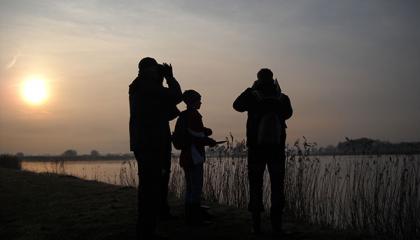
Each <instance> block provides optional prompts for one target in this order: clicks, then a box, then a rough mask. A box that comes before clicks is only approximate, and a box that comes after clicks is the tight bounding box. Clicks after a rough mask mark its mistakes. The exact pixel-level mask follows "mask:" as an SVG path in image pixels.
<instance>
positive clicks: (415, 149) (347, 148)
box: [311, 138, 420, 155]
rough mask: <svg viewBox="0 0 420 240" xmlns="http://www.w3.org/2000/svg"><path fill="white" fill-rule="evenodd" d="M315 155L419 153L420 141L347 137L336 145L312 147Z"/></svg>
mask: <svg viewBox="0 0 420 240" xmlns="http://www.w3.org/2000/svg"><path fill="white" fill-rule="evenodd" d="M311 152H312V154H316V155H369V154H375V155H378V154H379V155H382V154H420V142H400V143H390V142H387V141H381V140H374V139H370V138H358V139H349V138H346V141H344V142H339V143H338V144H337V146H327V147H319V148H317V147H313V149H312V151H311Z"/></svg>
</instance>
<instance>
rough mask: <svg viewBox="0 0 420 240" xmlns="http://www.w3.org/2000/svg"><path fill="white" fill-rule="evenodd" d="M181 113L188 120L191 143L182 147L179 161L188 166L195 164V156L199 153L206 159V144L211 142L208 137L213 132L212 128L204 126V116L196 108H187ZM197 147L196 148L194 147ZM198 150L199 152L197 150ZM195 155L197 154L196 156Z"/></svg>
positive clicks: (182, 165) (203, 159)
mask: <svg viewBox="0 0 420 240" xmlns="http://www.w3.org/2000/svg"><path fill="white" fill-rule="evenodd" d="M180 115H185V116H184V117H186V121H187V130H188V134H189V139H190V144H187V146H186V147H185V148H183V149H181V155H180V157H179V163H180V165H181V167H184V168H185V167H188V166H192V165H193V164H194V159H193V158H194V157H198V156H197V155H196V154H199V155H200V156H199V157H201V158H202V161H203V162H204V161H205V157H206V154H205V146H208V145H210V144H211V140H210V139H209V138H208V136H210V135H211V134H212V130H211V129H210V128H206V127H204V124H203V119H202V118H203V117H202V116H201V114H200V113H199V112H198V111H197V110H195V109H187V110H185V111H183V112H181V114H180ZM193 148H195V150H194V149H193ZM195 151H197V152H195ZM194 155H195V156H194Z"/></svg>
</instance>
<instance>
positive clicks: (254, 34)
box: [0, 0, 420, 154]
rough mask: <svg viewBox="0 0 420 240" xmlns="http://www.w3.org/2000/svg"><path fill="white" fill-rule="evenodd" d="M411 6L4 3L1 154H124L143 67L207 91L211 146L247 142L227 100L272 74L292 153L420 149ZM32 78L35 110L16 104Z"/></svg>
mask: <svg viewBox="0 0 420 240" xmlns="http://www.w3.org/2000/svg"><path fill="white" fill-rule="evenodd" d="M419 3H420V2H419V1H416V0H407V1H399V0H394V1H392V0H377V1H376V0H369V1H366V0H359V1H357V0H355V1H333V0H329V1H328V0H307V1H297V0H293V1H227V0H223V1H192V0H191V1H174V0H170V1H169V0H168V1H137V0H136V1H114V0H108V1H105V0H103V1H99V0H97V1H86V0H83V1H76V0H72V1H56V0H49V1H41V0H40V1H32V0H31V1H29V0H28V1H20V0H10V1H9V0H0V53H1V54H0V64H1V65H0V111H1V112H0V152H9V153H15V152H18V151H21V152H24V153H27V154H30V153H32V154H34V153H35V154H42V153H62V152H63V151H64V150H66V149H69V148H74V149H77V150H78V151H79V152H81V153H85V152H89V151H90V150H92V149H97V150H99V151H100V152H128V151H129V144H128V143H129V139H128V117H129V116H128V85H129V84H130V82H131V81H132V80H133V79H134V78H135V77H136V75H137V63H138V61H139V60H140V59H141V58H142V57H145V56H152V57H155V58H156V59H157V60H158V61H159V62H170V63H172V65H173V67H174V73H175V77H176V78H177V79H178V80H179V82H180V83H181V86H182V88H183V90H185V89H191V88H193V89H196V90H198V91H199V92H200V93H202V95H203V106H202V110H201V112H202V114H203V116H204V121H205V124H206V125H207V126H208V127H211V128H213V130H214V132H215V137H216V138H218V139H221V138H224V136H227V135H228V134H229V132H232V133H233V135H234V136H235V137H237V138H238V139H242V138H243V137H244V135H245V120H246V114H241V113H237V112H235V111H234V110H233V109H232V102H233V101H234V99H235V98H236V97H237V96H238V95H239V94H240V93H241V92H242V91H243V90H244V89H245V88H246V87H248V86H250V85H251V84H252V82H253V81H254V80H255V79H256V72H257V71H258V70H259V69H260V68H262V67H268V68H271V69H272V70H273V72H274V75H275V77H277V78H278V80H279V82H280V85H281V87H282V89H283V91H284V92H285V93H286V94H288V95H289V96H290V98H291V101H292V105H293V107H294V111H295V112H294V116H293V118H292V119H290V120H289V121H288V125H289V128H288V140H289V142H293V141H294V140H295V139H297V138H299V137H302V136H306V137H307V138H308V139H309V140H311V141H316V142H318V144H320V145H327V144H336V143H337V142H338V141H342V140H343V139H344V137H350V138H357V137H363V136H366V137H371V138H378V139H383V140H389V141H394V142H397V141H418V140H420V94H419V93H420V4H419ZM32 75H38V76H42V78H44V79H45V80H46V81H47V84H48V88H49V98H48V100H47V101H46V102H45V103H44V104H42V105H40V106H36V107H34V106H31V105H29V104H27V103H25V102H24V101H23V100H22V96H21V84H22V82H23V81H24V80H25V79H26V78H28V76H32ZM180 108H184V105H183V104H180Z"/></svg>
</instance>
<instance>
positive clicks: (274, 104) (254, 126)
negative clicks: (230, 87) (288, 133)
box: [233, 80, 293, 146]
mask: <svg viewBox="0 0 420 240" xmlns="http://www.w3.org/2000/svg"><path fill="white" fill-rule="evenodd" d="M258 93H259V94H262V95H263V96H264V98H262V99H261V98H260V97H259V95H258ZM233 108H234V109H235V110H236V111H238V112H245V111H247V112H248V120H247V124H246V136H247V145H248V146H254V145H256V144H257V142H256V141H257V131H258V124H259V123H260V120H261V117H262V116H263V115H264V114H265V113H267V112H272V111H274V112H275V113H277V114H278V117H279V119H280V121H281V126H282V128H283V130H284V131H285V129H286V128H287V125H286V120H287V119H289V118H290V117H291V116H292V114H293V110H292V106H291V104H290V99H289V97H288V96H287V95H285V94H283V93H282V92H281V90H280V88H279V87H278V85H276V84H275V83H274V81H271V82H262V81H258V80H257V81H255V83H254V85H253V86H252V88H247V89H246V90H245V91H244V92H243V93H242V94H241V95H240V96H239V97H238V98H237V99H236V100H235V102H234V103H233Z"/></svg>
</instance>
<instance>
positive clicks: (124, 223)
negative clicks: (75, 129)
mask: <svg viewBox="0 0 420 240" xmlns="http://www.w3.org/2000/svg"><path fill="white" fill-rule="evenodd" d="M0 193H1V194H0V204H1V205H0V206H1V207H2V211H1V212H0V223H1V224H0V226H1V227H0V239H135V237H136V235H135V227H136V214H137V211H136V204H137V202H136V197H137V191H136V189H135V188H133V187H121V186H115V185H109V184H105V183H101V182H96V181H88V180H82V179H79V178H76V177H72V176H63V175H56V174H50V173H41V174H38V173H32V172H27V171H18V170H11V169H4V168H0ZM206 204H207V205H209V206H210V207H211V209H210V213H211V214H213V215H215V216H216V218H215V220H214V222H213V224H210V225H208V226H203V227H195V228H192V227H187V226H186V225H185V224H184V221H183V209H184V208H183V201H182V200H180V199H177V198H175V197H173V196H171V197H170V205H171V207H172V212H173V214H175V215H176V216H179V219H178V220H172V221H166V222H163V221H161V222H159V223H158V231H159V232H160V233H163V234H164V235H167V236H169V237H170V239H183V240H185V239H186V238H187V237H188V238H192V239H194V238H200V239H238V238H242V239H273V238H272V237H271V234H270V232H271V229H270V227H269V226H270V224H269V221H268V218H267V216H264V220H263V230H264V232H265V234H264V235H262V236H255V235H253V234H252V233H251V220H250V216H249V213H248V212H247V211H246V210H244V209H238V208H234V207H228V206H223V205H218V204H214V203H206ZM284 228H285V230H286V232H290V233H292V234H290V235H288V236H287V237H284V238H283V239H372V238H369V237H367V236H366V235H361V234H358V233H355V232H349V231H338V230H332V229H326V228H322V227H319V226H313V225H308V224H303V223H300V222H296V221H294V220H292V219H290V218H288V217H287V216H285V220H284Z"/></svg>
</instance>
